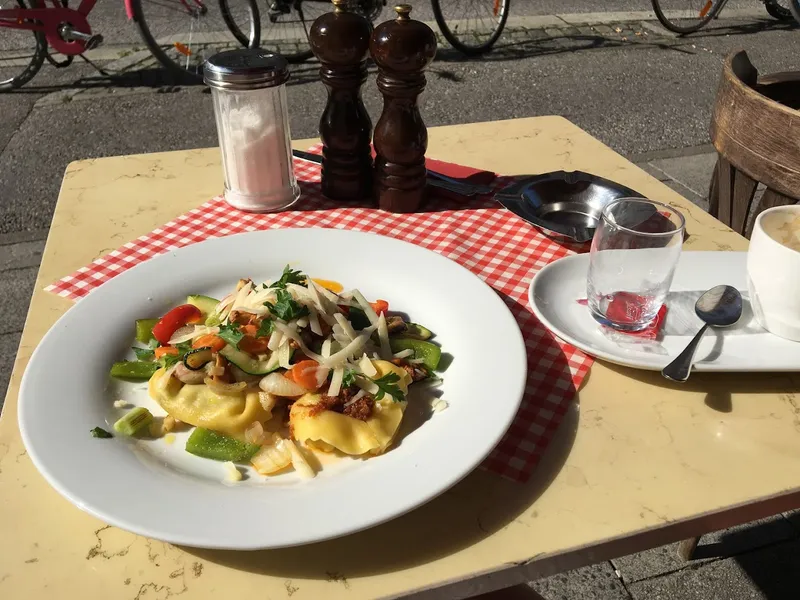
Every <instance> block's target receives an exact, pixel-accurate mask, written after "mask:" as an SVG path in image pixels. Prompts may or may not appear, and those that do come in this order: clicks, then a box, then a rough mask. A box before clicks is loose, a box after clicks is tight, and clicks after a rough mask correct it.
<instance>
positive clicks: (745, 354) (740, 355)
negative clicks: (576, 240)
mask: <svg viewBox="0 0 800 600" xmlns="http://www.w3.org/2000/svg"><path fill="white" fill-rule="evenodd" d="M746 264H747V253H746V252H684V253H683V254H681V257H680V260H679V262H678V267H677V269H676V271H675V278H674V279H673V281H672V287H671V288H670V292H669V294H668V296H667V301H666V304H667V317H666V322H665V323H664V326H663V328H662V330H661V332H660V334H661V335H660V338H659V339H658V340H653V341H651V340H644V339H641V338H638V337H636V336H631V335H627V334H621V333H616V332H612V331H610V330H608V329H607V328H604V327H602V326H600V325H599V324H598V323H597V322H596V321H595V320H594V319H593V318H592V316H591V315H590V314H589V309H588V308H587V307H586V306H585V305H584V304H580V303H579V302H578V301H579V300H580V299H583V298H586V276H587V273H588V271H589V254H578V255H574V256H569V257H567V258H563V259H561V260H558V261H555V262H553V263H551V264H549V265H547V267H545V268H544V269H542V270H541V271H539V273H537V274H536V276H535V277H534V278H533V280H532V281H531V285H530V289H529V301H530V303H531V307H532V308H533V311H534V313H536V316H537V317H538V318H539V320H540V321H541V322H542V324H543V325H545V326H546V327H547V328H548V329H550V330H551V331H552V332H553V333H555V334H556V335H557V336H558V337H560V338H561V339H563V340H565V341H567V342H569V343H570V344H572V345H574V346H576V347H578V348H580V349H581V350H583V351H584V352H586V353H587V354H590V355H592V356H596V357H597V358H601V359H604V360H607V361H609V362H613V363H617V364H620V365H626V366H629V367H637V368H640V369H648V370H653V371H660V370H661V369H663V368H664V367H665V366H666V365H667V364H669V362H670V361H671V360H672V359H674V358H675V357H676V356H677V355H678V354H680V352H681V351H682V350H683V349H684V348H685V347H686V344H688V343H689V341H690V340H691V339H692V336H693V335H694V334H695V333H697V331H698V330H699V329H700V327H702V325H703V323H702V322H701V321H700V319H699V318H698V317H697V316H696V315H695V314H694V304H695V302H696V301H697V299H698V298H699V297H700V295H701V294H702V293H703V292H704V291H706V290H707V289H709V288H712V287H714V286H715V285H723V284H725V285H732V286H734V287H735V288H737V289H738V290H739V291H741V292H742V296H743V297H744V313H743V314H742V318H741V319H740V321H739V323H737V324H736V325H734V326H733V327H729V328H726V329H709V331H708V332H707V333H706V335H705V338H704V339H703V340H702V342H701V343H700V346H699V347H698V349H697V353H696V354H695V364H694V368H695V370H697V371H800V343H799V342H792V341H789V340H785V339H783V338H780V337H777V336H775V335H772V334H771V333H768V332H767V331H765V330H764V329H762V328H761V327H760V326H759V325H758V323H757V322H756V320H755V318H754V317H753V311H752V309H751V308H750V301H749V298H748V293H747V269H746Z"/></svg>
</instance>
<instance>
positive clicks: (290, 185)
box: [204, 48, 300, 212]
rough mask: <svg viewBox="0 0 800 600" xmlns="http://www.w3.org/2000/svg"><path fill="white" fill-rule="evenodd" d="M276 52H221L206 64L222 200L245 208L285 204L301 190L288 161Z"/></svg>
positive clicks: (281, 61) (284, 67)
mask: <svg viewBox="0 0 800 600" xmlns="http://www.w3.org/2000/svg"><path fill="white" fill-rule="evenodd" d="M288 78H289V65H288V63H287V61H286V59H285V58H284V57H283V56H281V55H280V54H273V53H271V52H267V51H265V50H260V49H257V48H256V49H245V48H243V49H239V50H229V51H226V52H220V53H219V54H215V55H214V56H212V57H211V58H209V59H208V61H206V63H205V67H204V80H205V83H206V84H207V85H208V86H209V87H210V88H211V95H212V99H213V102H214V117H215V119H216V122H217V134H218V136H219V146H220V150H221V151H222V166H223V170H224V173H225V200H226V201H227V202H228V204H230V205H231V206H233V207H235V208H238V209H241V210H244V211H248V212H269V211H277V210H281V209H284V208H287V207H288V206H290V205H291V204H293V203H294V202H295V201H296V200H297V198H298V197H299V196H300V188H299V187H298V185H297V179H296V178H295V176H294V169H293V166H292V148H291V134H290V132H289V113H288V110H287V106H286V104H287V103H286V85H285V83H286V80H287V79H288Z"/></svg>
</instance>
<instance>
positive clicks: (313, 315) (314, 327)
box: [308, 306, 322, 335]
mask: <svg viewBox="0 0 800 600" xmlns="http://www.w3.org/2000/svg"><path fill="white" fill-rule="evenodd" d="M308 323H309V325H310V326H311V332H312V333H315V334H316V335H322V327H320V325H319V314H317V309H316V308H314V307H313V306H309V307H308Z"/></svg>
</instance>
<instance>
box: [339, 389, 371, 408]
mask: <svg viewBox="0 0 800 600" xmlns="http://www.w3.org/2000/svg"><path fill="white" fill-rule="evenodd" d="M366 395H367V392H365V391H364V390H358V393H357V394H356V395H355V396H353V397H352V398H351V399H350V400H348V401H347V402H345V403H344V407H345V408H347V407H348V406H350V405H351V404H353V403H354V402H356V401H357V400H361V398H363V397H364V396H366Z"/></svg>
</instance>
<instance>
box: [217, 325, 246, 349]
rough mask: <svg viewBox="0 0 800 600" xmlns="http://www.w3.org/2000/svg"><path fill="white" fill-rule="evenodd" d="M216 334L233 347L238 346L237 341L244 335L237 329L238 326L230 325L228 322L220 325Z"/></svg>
mask: <svg viewBox="0 0 800 600" xmlns="http://www.w3.org/2000/svg"><path fill="white" fill-rule="evenodd" d="M217 335H218V336H219V337H221V338H222V339H223V340H225V341H226V342H227V343H229V344H230V345H231V346H233V347H234V348H238V347H239V342H241V341H242V338H243V337H244V334H243V333H242V332H241V331H239V326H238V325H232V324H230V323H229V324H227V325H223V326H222V327H220V328H219V333H218V334H217Z"/></svg>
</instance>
